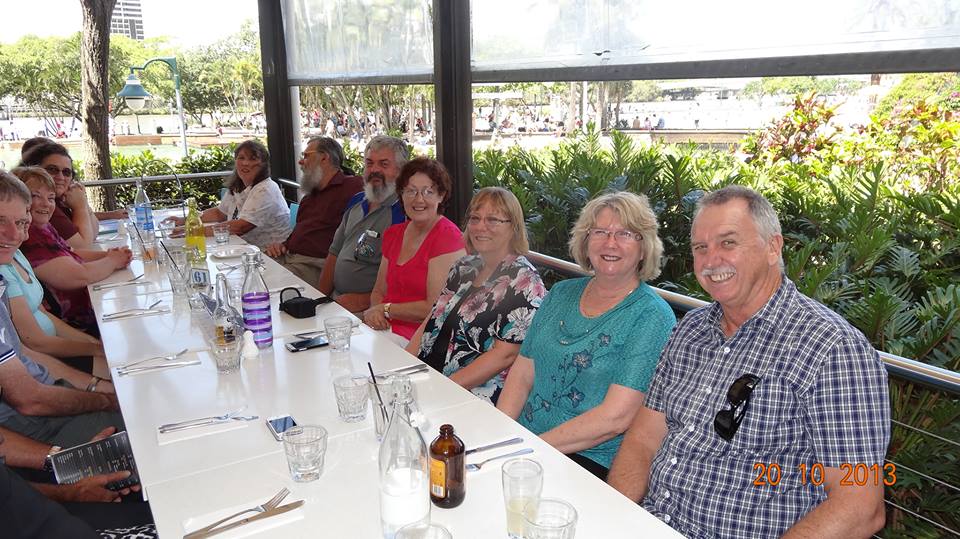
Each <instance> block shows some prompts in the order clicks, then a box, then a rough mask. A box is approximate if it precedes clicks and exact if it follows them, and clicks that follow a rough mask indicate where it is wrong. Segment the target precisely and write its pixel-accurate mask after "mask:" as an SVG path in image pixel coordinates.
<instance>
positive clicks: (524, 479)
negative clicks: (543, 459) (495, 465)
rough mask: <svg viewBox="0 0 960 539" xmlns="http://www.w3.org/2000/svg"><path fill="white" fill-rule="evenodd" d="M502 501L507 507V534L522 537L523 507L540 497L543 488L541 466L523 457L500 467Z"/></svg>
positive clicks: (521, 538) (511, 460)
mask: <svg viewBox="0 0 960 539" xmlns="http://www.w3.org/2000/svg"><path fill="white" fill-rule="evenodd" d="M501 478H502V480H503V503H504V505H505V506H506V509H507V535H509V536H510V538H511V539H523V537H524V535H523V508H524V507H525V506H526V505H527V504H528V503H530V502H532V501H535V500H538V499H540V492H541V491H542V490H543V466H541V465H540V463H539V462H537V461H535V460H533V459H528V458H524V457H519V458H515V459H510V460H508V461H506V462H504V463H503V468H501Z"/></svg>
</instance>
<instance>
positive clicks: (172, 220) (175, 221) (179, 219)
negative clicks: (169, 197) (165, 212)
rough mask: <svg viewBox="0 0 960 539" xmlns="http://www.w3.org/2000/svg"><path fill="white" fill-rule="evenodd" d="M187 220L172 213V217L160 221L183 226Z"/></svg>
mask: <svg viewBox="0 0 960 539" xmlns="http://www.w3.org/2000/svg"><path fill="white" fill-rule="evenodd" d="M185 221H186V219H184V218H183V217H177V216H175V215H171V216H170V217H167V218H166V219H164V220H163V221H160V222H161V223H173V224H174V225H176V226H183V223H184V222H185Z"/></svg>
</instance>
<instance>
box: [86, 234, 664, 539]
mask: <svg viewBox="0 0 960 539" xmlns="http://www.w3.org/2000/svg"><path fill="white" fill-rule="evenodd" d="M231 243H232V244H237V243H242V241H240V240H239V239H237V238H232V239H231ZM215 262H216V263H222V262H224V261H220V260H216V261H211V270H212V274H213V275H215V274H216V266H215ZM230 262H235V261H230ZM238 271H239V270H238ZM140 273H144V274H145V277H144V278H143V279H144V280H149V284H147V285H141V286H125V287H120V288H114V289H110V290H106V291H100V292H94V291H92V290H91V297H92V298H93V302H94V308H95V310H96V312H97V316H98V319H100V317H102V314H103V313H110V312H115V311H117V310H120V309H125V308H130V307H137V306H147V305H149V304H150V303H152V302H153V301H155V300H156V299H160V300H161V301H162V302H163V303H162V305H166V306H170V307H172V309H171V312H169V313H165V314H161V315H154V316H145V317H139V318H131V319H126V320H119V321H112V322H101V323H100V329H101V335H102V338H103V342H104V348H105V350H106V354H107V360H108V362H109V363H110V365H111V366H114V367H115V366H117V365H118V364H121V363H125V362H128V361H133V360H137V359H145V358H147V357H151V356H154V355H161V354H170V353H174V352H177V351H179V350H181V349H184V348H186V349H188V350H189V352H188V353H187V354H186V355H185V356H184V359H199V360H200V361H201V364H199V365H195V366H189V367H183V368H178V369H172V370H166V371H158V372H152V373H145V374H138V375H130V376H119V375H118V374H117V373H116V371H114V376H113V378H114V384H115V386H116V388H117V395H118V397H119V400H120V403H121V407H122V410H123V415H124V420H125V421H126V425H127V431H128V434H129V436H130V441H131V445H132V446H133V450H134V455H135V457H136V460H137V467H138V469H139V472H140V477H141V481H142V483H143V486H144V492H145V494H146V496H147V497H148V498H149V500H150V504H151V508H152V511H153V515H154V519H155V521H156V523H157V528H158V530H159V532H160V537H161V538H164V539H166V538H172V537H181V536H182V535H183V534H184V533H185V532H188V531H191V530H193V529H196V528H198V527H201V526H202V525H205V524H207V523H209V522H211V521H213V520H216V519H217V517H219V516H223V515H225V514H228V513H230V512H232V511H231V510H239V509H243V508H246V507H250V506H253V505H256V504H258V503H262V502H263V501H265V500H267V499H268V498H270V497H271V496H272V495H273V494H274V493H275V492H276V491H277V490H279V489H280V488H281V487H284V486H286V487H287V488H289V489H290V490H291V491H292V494H291V495H290V496H289V497H288V498H287V500H286V501H287V502H289V501H293V500H298V499H303V500H306V502H307V503H306V504H305V505H304V506H303V507H302V508H300V509H297V510H295V511H292V512H290V513H287V514H285V515H281V516H278V517H274V518H271V519H265V520H263V521H260V522H258V523H255V524H252V525H249V526H245V527H241V528H238V529H236V530H232V531H231V532H227V533H225V534H223V537H246V536H251V535H255V536H257V537H284V538H287V537H336V538H371V539H374V538H377V537H381V534H380V519H379V494H378V493H379V490H378V467H377V452H378V443H377V441H376V439H375V437H374V433H373V424H372V415H371V414H368V417H367V419H366V420H365V421H362V422H357V423H345V422H343V421H341V420H340V419H339V417H338V413H337V405H336V401H335V399H334V397H333V388H332V385H331V380H332V379H333V377H335V376H337V375H340V374H343V373H347V372H353V373H355V374H366V373H367V366H366V364H367V362H368V361H369V362H370V363H371V364H372V365H373V368H374V370H375V371H376V372H381V371H384V370H388V369H392V368H396V367H402V366H406V365H412V364H415V363H418V362H419V361H418V360H417V359H416V358H415V357H413V356H411V355H410V354H408V353H406V352H405V351H404V350H403V349H401V348H400V347H398V346H397V345H396V344H394V343H393V342H392V341H391V340H390V339H389V337H387V336H386V335H385V334H383V333H382V332H376V331H373V330H371V329H370V328H367V327H366V326H362V325H361V326H360V329H359V331H358V334H355V335H354V337H353V339H352V350H351V353H350V356H349V357H348V358H342V357H340V358H333V357H332V356H331V353H330V352H329V351H327V350H326V349H315V350H310V351H305V352H300V353H296V354H293V353H290V352H288V351H287V350H286V349H285V348H284V347H283V343H284V342H286V341H288V340H292V339H294V337H292V335H293V334H294V333H299V332H306V331H310V330H313V329H317V328H319V327H321V326H322V321H323V318H325V317H328V316H334V315H349V313H347V312H346V311H345V310H344V309H342V308H341V307H339V306H338V305H337V304H335V303H330V304H326V305H323V306H320V307H319V308H318V309H317V316H316V317H314V318H308V319H304V320H297V319H294V318H292V317H290V316H288V315H286V314H283V313H280V312H279V311H278V310H277V304H278V297H277V295H276V294H274V295H272V301H271V304H272V306H273V326H274V345H273V347H272V349H270V350H263V351H261V355H260V358H259V359H257V360H254V361H248V362H245V363H244V365H243V367H242V368H241V370H240V371H239V372H236V373H232V374H226V375H221V374H218V373H217V371H216V367H215V365H214V363H213V361H212V358H210V357H209V355H208V354H207V352H206V349H207V343H206V339H207V335H205V334H204V331H203V328H204V327H205V324H207V323H208V322H207V321H206V320H205V319H204V318H203V316H204V315H203V314H202V313H197V312H191V311H190V309H189V307H188V306H187V304H186V302H185V300H183V299H177V298H174V297H173V296H172V294H171V293H170V291H169V286H168V284H167V283H166V282H165V279H164V278H163V277H162V275H161V272H160V271H159V270H158V269H157V267H156V264H155V263H146V264H144V263H142V262H139V261H135V262H134V263H133V264H131V267H130V268H128V269H126V270H123V271H119V272H116V273H115V274H114V275H112V276H111V277H110V278H109V279H107V280H106V281H105V282H120V281H123V280H126V279H129V278H130V277H132V276H134V275H138V274H140ZM263 274H264V276H265V279H266V280H267V282H268V286H270V287H271V288H278V287H282V286H301V287H304V288H305V290H306V291H305V293H304V294H305V295H307V296H309V297H319V295H320V293H319V292H317V291H316V290H314V289H313V288H312V287H311V286H310V285H309V284H307V283H304V282H303V281H301V280H300V279H298V278H297V277H295V276H293V275H292V274H290V273H289V272H287V271H286V270H285V269H284V268H282V267H281V266H280V265H279V264H277V263H276V262H274V261H273V260H270V259H269V258H267V257H264V273H263ZM240 275H242V274H240ZM237 278H239V275H238V276H237ZM414 381H415V394H416V397H417V403H418V405H419V407H420V409H421V410H422V411H423V412H424V414H425V415H426V417H427V419H428V422H429V424H428V425H427V427H425V429H424V430H425V432H424V438H425V439H426V440H427V443H429V442H430V440H431V439H433V438H434V437H435V436H436V433H437V429H438V428H439V426H440V425H441V424H443V423H450V424H452V425H454V427H455V428H456V430H457V434H458V435H459V436H460V437H461V438H462V439H463V440H464V442H465V443H466V444H467V446H468V447H470V446H476V445H481V444H484V443H489V442H494V441H498V440H502V439H505V438H510V437H513V436H521V437H523V438H524V440H525V441H524V443H523V444H521V445H519V446H511V447H509V448H504V449H502V450H499V451H498V450H494V451H489V452H485V453H480V454H477V455H474V456H471V457H468V461H469V462H479V461H481V460H483V459H485V458H488V457H491V456H496V455H498V454H501V453H506V452H509V451H513V450H516V449H519V448H523V447H532V448H534V450H535V452H534V454H533V455H532V457H533V458H536V459H537V460H539V461H540V462H541V463H542V464H543V466H544V469H545V480H544V491H543V495H544V496H553V497H560V498H563V499H566V500H568V501H569V502H571V503H572V504H573V505H574V506H575V507H576V508H577V511H578V513H579V521H578V525H577V537H580V538H600V537H621V536H637V535H642V536H645V537H679V534H677V533H676V532H674V531H673V530H672V529H671V528H669V527H668V526H667V525H666V524H663V523H662V522H660V521H659V520H658V519H656V518H654V517H653V516H651V515H650V514H649V513H647V512H646V511H644V510H643V509H642V508H640V507H639V506H637V505H636V504H634V503H632V502H630V501H629V500H628V499H626V498H625V497H623V496H622V495H620V494H619V493H618V492H616V491H614V490H613V489H611V488H610V487H608V486H607V485H605V484H604V483H603V482H601V481H599V480H598V479H596V478H595V477H594V476H592V475H591V474H589V473H588V472H586V471H584V470H583V469H582V468H580V467H579V466H578V465H576V464H575V463H573V462H572V461H570V460H569V459H568V458H567V457H565V456H564V455H562V454H561V453H559V452H558V451H556V450H555V449H553V448H552V447H550V446H549V445H547V444H545V443H543V442H542V441H541V440H540V439H539V438H538V437H537V436H535V435H534V434H532V433H530V432H529V431H527V430H526V429H524V428H523V427H521V426H520V425H519V424H517V423H516V422H514V421H512V420H511V419H510V418H508V417H506V416H504V415H503V414H502V413H500V412H499V411H498V410H496V409H495V408H494V407H492V406H490V405H488V404H487V403H485V402H482V401H480V400H478V399H476V398H475V397H474V396H473V395H472V394H471V393H470V392H468V391H466V390H464V389H462V388H461V387H460V386H458V385H457V384H455V383H453V382H451V381H450V380H449V379H447V378H446V377H444V376H442V375H441V374H439V373H436V372H433V371H430V372H429V373H428V374H421V375H417V376H416V377H415V378H414ZM240 407H244V408H245V410H244V414H256V415H259V416H260V419H259V420H256V421H251V422H248V423H246V424H244V425H243V426H242V427H240V428H234V429H233V430H226V431H216V430H214V431H213V432H208V433H206V434H205V433H204V432H203V431H202V430H198V431H196V432H194V433H192V434H191V435H196V437H193V438H189V439H182V440H175V441H173V440H170V439H164V442H165V443H163V444H161V443H160V439H159V438H158V434H157V430H156V429H157V426H158V425H160V424H163V423H169V422H174V421H179V420H184V419H191V418H195V417H201V416H208V415H213V414H219V413H224V412H226V411H230V410H235V409H238V408H240ZM283 414H291V415H293V416H294V418H296V420H297V421H298V422H299V423H300V424H308V423H313V424H320V425H323V426H324V427H325V428H326V429H327V430H328V431H329V441H328V443H329V448H328V450H327V458H326V464H325V467H324V473H323V475H322V477H321V478H320V479H319V480H318V481H315V482H313V483H306V484H302V483H295V482H293V481H292V480H291V479H290V476H289V473H288V471H287V465H286V458H285V456H284V454H283V448H282V445H281V444H280V443H279V442H277V441H276V440H274V438H273V437H272V435H271V434H270V433H269V431H268V430H267V428H266V425H265V422H264V420H265V419H266V418H267V417H272V416H276V415H283ZM500 464H501V462H494V463H490V464H488V465H487V466H485V467H484V468H483V469H482V470H480V471H478V472H469V473H468V478H467V498H466V500H465V502H464V503H463V504H462V505H461V506H460V507H457V508H455V509H439V508H437V507H433V508H432V519H433V520H434V521H436V522H440V523H442V524H444V525H445V526H447V527H448V528H449V529H450V530H451V531H452V532H453V534H454V537H456V538H458V539H462V538H474V537H476V538H491V537H498V538H499V537H506V516H505V512H504V509H503V501H502V494H501V487H500Z"/></svg>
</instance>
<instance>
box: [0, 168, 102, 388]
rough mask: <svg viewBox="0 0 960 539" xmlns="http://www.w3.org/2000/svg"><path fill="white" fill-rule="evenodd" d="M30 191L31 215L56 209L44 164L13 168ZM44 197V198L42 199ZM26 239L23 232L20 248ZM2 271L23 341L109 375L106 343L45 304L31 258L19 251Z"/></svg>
mask: <svg viewBox="0 0 960 539" xmlns="http://www.w3.org/2000/svg"><path fill="white" fill-rule="evenodd" d="M12 172H13V173H14V175H16V176H17V177H19V178H20V179H21V180H22V181H23V183H24V184H25V185H26V186H27V188H28V189H29V190H30V196H31V198H32V202H31V206H30V211H31V214H35V213H39V212H46V214H49V213H50V212H52V211H53V204H54V201H53V199H52V197H53V196H55V195H54V189H53V179H51V178H50V175H49V174H47V172H46V171H45V170H44V169H42V168H40V167H19V168H15V169H13V171H12ZM41 199H42V200H41ZM25 239H26V234H22V235H21V240H20V242H19V243H17V244H15V245H14V246H13V248H15V249H19V247H20V245H21V244H22V243H23V241H24V240H25ZM0 274H2V275H3V279H4V281H5V282H6V286H7V295H8V297H9V298H10V316H11V318H12V319H13V325H14V327H16V328H17V334H18V335H19V336H20V340H21V341H23V344H25V345H26V346H28V347H30V348H31V349H32V350H36V351H37V352H42V353H44V354H48V355H51V356H53V357H55V358H58V359H60V360H62V361H63V362H65V363H67V364H68V365H70V366H72V367H75V368H77V369H80V370H83V371H86V372H90V373H92V374H94V375H96V376H98V377H101V378H104V379H106V378H109V375H110V369H109V368H108V367H107V361H106V357H105V356H104V352H103V345H102V344H100V341H99V340H97V339H95V338H94V337H91V336H90V335H87V334H86V333H84V332H82V331H80V330H78V329H76V328H74V327H73V326H71V325H69V324H67V323H66V322H64V321H63V320H61V319H60V318H57V317H56V316H54V315H52V314H50V313H49V312H47V310H46V309H45V308H44V307H43V304H42V302H43V288H42V286H41V285H40V281H38V280H37V276H36V274H35V273H34V271H33V268H32V267H31V265H30V262H29V261H28V260H27V258H26V257H25V256H24V255H23V253H21V252H20V251H19V250H17V251H16V252H15V253H14V255H13V261H12V262H10V263H9V264H2V265H0Z"/></svg>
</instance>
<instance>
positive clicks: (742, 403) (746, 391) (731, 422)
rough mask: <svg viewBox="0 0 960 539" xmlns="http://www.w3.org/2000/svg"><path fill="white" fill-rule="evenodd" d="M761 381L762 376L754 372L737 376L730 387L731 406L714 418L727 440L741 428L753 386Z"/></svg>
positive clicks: (714, 422) (718, 429) (714, 424)
mask: <svg viewBox="0 0 960 539" xmlns="http://www.w3.org/2000/svg"><path fill="white" fill-rule="evenodd" d="M758 383H760V377H759V376H756V375H754V374H744V375H743V376H741V377H740V378H737V379H736V380H735V381H734V382H733V384H731V385H730V389H728V390H727V402H729V403H730V408H728V409H726V410H720V411H719V412H717V416H716V417H715V418H714V419H713V428H714V429H715V430H716V431H717V434H719V435H720V437H721V438H723V439H724V440H726V441H728V442H729V441H730V440H732V439H733V435H734V434H736V433H737V429H739V428H740V422H741V421H743V416H744V415H746V413H747V408H748V407H749V406H750V395H752V394H753V388H754V387H756V386H757V384H758Z"/></svg>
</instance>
